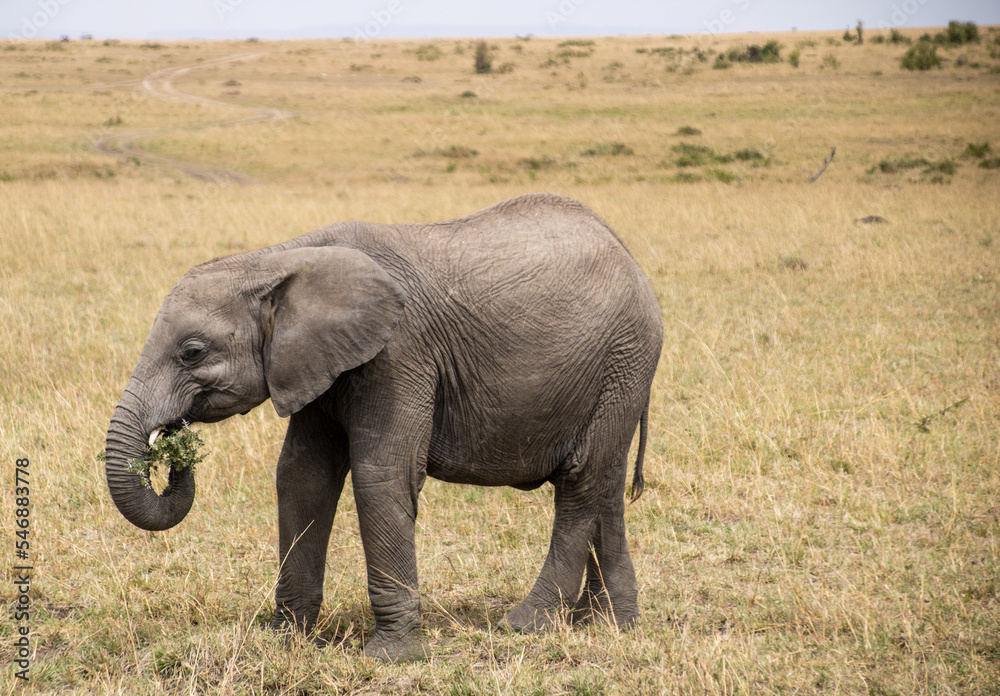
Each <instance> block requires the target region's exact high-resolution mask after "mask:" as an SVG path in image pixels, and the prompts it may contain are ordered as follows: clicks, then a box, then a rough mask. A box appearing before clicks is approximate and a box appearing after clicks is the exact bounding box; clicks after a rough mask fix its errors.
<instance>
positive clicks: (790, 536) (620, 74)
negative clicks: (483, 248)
mask: <svg viewBox="0 0 1000 696" xmlns="http://www.w3.org/2000/svg"><path fill="white" fill-rule="evenodd" d="M980 29H981V32H982V34H983V40H982V42H981V43H979V44H977V45H973V46H965V47H962V48H956V49H948V50H940V53H941V55H942V56H943V57H944V58H945V59H946V60H945V62H944V65H943V67H942V68H941V69H938V70H931V71H929V72H908V71H904V70H902V69H901V68H900V65H899V58H900V56H901V55H902V54H903V52H904V51H905V49H906V47H905V46H901V45H892V44H873V43H871V39H872V37H873V36H874V35H875V34H876V33H877V32H875V31H869V32H868V35H867V38H868V41H867V42H866V44H865V45H863V46H857V45H853V44H848V43H845V42H844V41H842V40H841V33H842V32H831V33H828V34H806V33H801V32H800V33H789V34H781V35H775V36H761V35H747V36H716V37H710V36H689V37H631V38H623V37H618V38H596V39H592V40H589V39H588V40H585V41H580V42H577V43H575V44H567V45H561V44H562V43H563V42H561V41H557V40H550V39H539V38H531V39H530V40H522V39H517V38H511V39H502V40H494V41H491V44H492V46H493V51H492V52H493V70H494V72H493V74H488V75H477V74H475V73H474V71H473V47H474V44H473V42H470V41H467V40H461V41H455V40H439V41H423V42H419V41H413V42H408V41H366V42H345V41H338V40H335V41H308V42H305V41H304V42H293V43H277V42H273V43H272V42H212V43H209V42H193V41H188V42H176V43H174V42H171V43H163V44H149V43H140V42H110V43H108V44H105V43H104V42H101V41H90V42H79V41H73V42H70V43H68V44H50V43H45V42H21V43H11V44H3V45H0V114H2V116H0V283H2V291H0V325H2V327H3V341H2V342H0V351H2V354H0V394H2V399H0V461H2V462H3V466H2V471H3V486H2V487H0V490H2V491H3V506H2V509H3V510H4V511H5V512H4V514H3V515H2V519H0V527H2V545H0V546H2V549H3V553H2V554H0V558H2V561H0V563H2V564H3V582H2V584H0V588H2V589H0V598H2V599H3V602H4V605H5V606H4V616H5V618H4V620H3V621H0V637H2V644H0V662H2V663H3V671H2V672H0V690H2V692H4V693H8V692H16V691H19V690H20V691H24V692H35V693H99V694H105V693H120V694H155V693H238V694H258V693H271V694H274V693H289V694H312V693H413V692H423V693H451V694H480V693H538V694H542V693H551V694H605V693H607V694H618V693H623V694H635V693H643V694H647V693H648V694H654V693H697V694H701V693H710V694H715V693H727V694H728V693H768V692H771V693H775V692H781V693H838V694H854V693H872V694H886V695H888V694H912V693H934V694H951V693H962V694H978V693H984V694H985V693H991V694H996V693H998V687H997V684H998V683H1000V597H998V595H1000V545H998V544H1000V468H998V464H1000V323H998V320H1000V311H998V310H1000V306H998V303H1000V169H997V168H995V167H996V161H995V160H996V158H997V156H998V155H1000V129H998V127H997V124H998V123H1000V74H998V72H1000V70H998V68H997V67H996V66H1000V54H998V51H1000V46H998V44H997V43H996V41H997V39H996V37H998V36H1000V33H998V32H996V31H992V30H985V29H983V28H980ZM922 31H923V30H920V31H909V32H904V33H909V35H911V36H913V37H915V36H916V35H917V34H919V33H921V32H922ZM772 38H773V39H776V40H778V41H779V42H780V43H781V45H782V58H783V60H782V62H780V63H777V64H770V65H746V64H735V65H733V66H732V67H731V68H730V69H727V70H714V69H712V66H713V64H714V62H715V56H716V54H717V53H718V52H720V51H726V50H728V49H729V48H731V47H733V46H736V45H738V44H740V43H743V44H748V43H763V42H764V41H766V40H768V39H772ZM588 41H592V43H587V42H588ZM796 49H798V50H799V52H800V54H799V55H800V62H799V66H798V67H797V68H796V67H793V66H792V65H791V64H790V63H789V61H788V56H789V54H790V53H791V52H792V51H794V50H796ZM699 52H701V53H702V55H703V57H704V58H705V60H704V61H702V60H701V59H700V58H699V56H698V53H699ZM238 54H246V55H244V57H243V58H240V59H238V60H231V61H229V62H213V61H215V60H216V59H223V58H227V57H231V56H236V55H238ZM960 56H961V57H962V58H963V60H962V61H959V57H960ZM960 62H961V63H964V65H960V64H959V63H960ZM503 64H510V65H509V66H507V67H504V68H502V69H501V66H503ZM185 67H190V69H189V70H184V71H181V72H178V73H176V74H174V73H172V72H171V71H170V70H169V69H171V68H178V69H180V68H185ZM159 71H164V72H159ZM154 73H156V74H157V75H159V77H156V78H151V80H149V81H147V82H148V84H147V87H146V88H144V87H143V85H142V81H143V78H145V77H146V76H148V75H151V74H154ZM157 80H159V81H157ZM463 94H464V95H465V96H463ZM183 95H187V96H183ZM285 116H287V118H286V117H285ZM685 127H687V128H688V129H690V130H685V131H681V130H680V129H682V128H685ZM694 131H698V133H694ZM685 132H686V133H689V134H687V135H685V134H683V133H685ZM139 135H142V136H145V138H144V139H138V140H137V139H133V138H132V136H139ZM106 138H111V139H112V141H113V143H114V142H117V143H118V145H114V144H113V146H112V148H111V149H112V150H113V149H114V148H115V147H117V148H118V149H119V151H120V153H121V154H120V156H118V157H116V156H114V155H113V154H101V153H98V152H95V150H94V148H93V143H95V142H97V141H101V140H104V139H106ZM123 142H124V143H125V144H124V145H122V143H123ZM970 143H972V144H973V145H979V146H980V147H979V148H975V147H974V148H969V147H968V146H969V144H970ZM983 143H989V145H990V150H989V151H986V152H984V150H983V148H982V147H981V145H982V144H983ZM833 146H836V148H837V153H836V157H835V158H834V160H833V162H832V164H831V165H830V166H829V168H828V169H827V170H826V172H825V173H824V174H823V175H822V176H821V177H820V178H819V179H818V180H817V181H816V182H815V183H811V184H810V183H806V179H807V178H808V177H809V176H810V175H811V174H812V173H814V172H815V171H816V170H817V169H818V168H819V166H820V165H821V164H822V161H823V159H824V158H825V157H826V156H827V155H828V154H829V152H830V150H831V148H832V147H833ZM685 158H687V159H685ZM181 162H183V163H187V165H192V166H189V167H188V170H187V171H181V170H179V169H177V167H176V166H174V165H179V164H180V163H181ZM983 162H985V163H986V166H981V163H983ZM991 163H992V164H991ZM681 164H683V165H686V166H680V165H681ZM199 166H205V167H215V168H221V169H225V170H231V171H232V172H237V173H239V174H240V175H242V176H243V179H244V180H246V181H247V182H248V183H239V182H238V181H235V180H232V179H231V178H226V177H225V175H223V174H220V173H219V170H211V171H210V170H207V169H198V167H199ZM991 166H992V167H993V168H990V167H991ZM192 171H193V172H194V174H192V173H191V172H192ZM206 171H209V173H208V174H206ZM212 171H214V172H215V173H214V174H212V173H211V172H212ZM198 176H201V177H209V178H211V177H212V176H215V177H216V179H219V180H218V181H211V180H206V179H205V178H198ZM250 178H252V181H250ZM528 191H551V192H556V193H562V194H566V195H569V196H573V197H575V198H577V199H579V200H581V201H583V202H584V203H586V204H587V205H589V206H590V207H592V208H593V209H594V210H595V211H597V212H598V213H599V214H600V215H602V216H603V217H604V218H605V219H606V220H608V222H609V223H610V224H611V225H612V226H613V227H614V228H615V229H616V230H617V231H618V232H619V234H620V235H621V237H622V238H623V239H624V241H625V242H626V243H627V245H628V246H629V247H630V248H631V250H632V251H633V253H634V255H635V256H636V258H637V259H638V261H639V263H640V264H641V265H642V266H643V267H644V268H645V270H646V272H647V273H648V275H649V277H650V279H651V281H652V283H653V286H654V287H655V289H656V293H657V296H658V297H659V301H660V305H661V307H662V310H663V318H664V325H665V336H664V339H665V341H664V351H663V356H662V360H661V364H660V368H659V372H658V375H657V378H656V381H655V384H654V387H653V394H652V404H651V414H650V445H649V449H648V451H647V463H646V472H647V487H646V492H645V494H644V495H643V496H642V498H641V499H640V500H639V502H637V503H636V504H633V505H631V506H630V507H629V508H628V511H627V514H626V520H627V524H628V528H629V534H630V539H631V544H632V554H633V558H634V561H635V564H636V571H637V574H638V577H639V583H640V591H641V598H640V602H641V606H642V609H643V621H642V623H641V624H640V625H639V626H638V627H637V628H636V629H635V630H632V631H630V632H625V633H619V632H617V631H615V630H614V629H612V628H608V627H588V628H577V629H570V628H566V627H563V628H560V629H557V630H555V631H552V632H549V633H546V634H542V635H529V636H524V635H516V634H511V633H508V632H505V631H504V630H503V629H502V628H501V627H500V621H501V619H502V617H503V616H504V614H505V612H506V611H507V610H509V609H510V608H511V607H512V606H514V605H515V604H516V603H517V602H518V601H520V599H521V598H522V597H523V596H524V595H525V594H526V593H527V592H528V590H529V589H530V586H531V583H532V582H533V580H534V578H535V576H536V574H537V571H538V569H539V568H540V566H541V563H542V560H543V558H544V554H545V551H546V547H547V541H548V533H549V529H550V524H551V516H552V506H551V488H550V487H543V488H542V489H539V490H537V491H535V492H533V493H522V492H517V491H514V490H508V489H496V490H493V489H481V488H471V487H457V486H450V485H444V484H439V483H437V482H433V481H431V482H429V483H428V485H427V486H426V488H425V490H424V492H423V494H422V497H421V511H420V518H419V520H418V535H417V544H418V559H419V561H418V562H419V572H420V575H421V587H420V590H421V593H422V596H423V605H424V628H425V633H426V638H427V642H428V644H429V646H430V649H431V652H432V658H431V660H430V661H429V662H427V663H424V664H417V665H404V666H393V665H381V664H375V663H374V662H371V661H369V660H366V659H364V658H363V657H361V656H360V654H359V651H360V648H361V646H362V645H363V643H364V641H365V637H366V634H367V632H368V631H370V630H371V626H372V618H371V613H370V609H369V606H368V600H367V596H366V592H365V573H364V564H363V557H362V551H361V544H360V539H359V535H358V530H357V522H356V515H355V511H354V502H353V498H352V496H351V494H350V491H349V490H348V491H347V492H346V493H345V496H344V498H343V500H342V502H341V507H340V512H339V514H338V516H337V520H336V522H335V528H334V533H333V537H332V540H331V545H330V553H329V562H328V566H327V583H326V600H325V604H324V612H323V614H322V617H321V622H322V633H323V635H324V636H325V637H326V638H327V639H328V640H329V644H328V645H326V646H325V647H323V648H318V647H316V646H314V645H313V644H312V643H310V642H308V641H304V640H294V641H292V642H291V643H285V642H283V641H282V640H281V639H279V638H278V637H275V636H274V635H272V634H271V633H270V632H269V631H268V630H266V624H267V623H268V621H269V620H270V617H271V613H272V611H273V599H272V592H273V583H274V581H275V578H276V577H277V568H278V559H277V550H276V548H277V524H276V503H275V493H274V485H273V480H274V469H275V461H276V458H277V455H278V451H279V448H280V445H281V441H282V437H283V434H284V424H283V423H282V421H281V420H280V419H279V418H277V416H276V415H275V414H274V412H273V410H272V409H271V407H270V406H269V405H267V404H265V405H263V406H261V407H260V408H258V409H257V410H255V411H253V412H252V413H250V414H249V415H248V416H246V417H237V418H234V419H231V420H230V421H227V422H224V423H221V424H217V425H213V426H204V427H203V430H202V435H203V437H204V439H205V440H206V441H207V443H208V445H209V448H210V454H209V458H208V460H207V461H205V462H204V463H203V464H201V465H200V466H199V471H198V487H199V494H198V497H197V499H196V502H195V506H194V508H193V510H192V512H191V514H190V515H189V516H188V518H187V519H186V520H185V521H184V522H183V523H182V524H181V525H179V526H178V527H176V528H175V529H172V530H170V531H167V532H161V533H147V532H143V531H140V530H138V529H136V528H134V527H132V526H131V525H130V524H129V523H127V522H126V521H125V520H124V519H123V518H122V517H121V516H120V515H119V514H118V512H117V511H116V510H115V508H114V506H113V504H112V503H111V501H110V499H109V496H108V495H107V493H106V488H105V483H104V476H103V469H102V464H101V462H99V461H98V460H97V459H96V458H95V455H96V454H97V453H98V452H99V451H100V450H101V449H102V448H103V438H104V433H105V430H106V426H107V422H108V419H109V417H110V415H111V413H112V410H113V408H114V405H115V403H116V402H117V400H118V398H119V396H120V393H121V389H122V387H123V386H124V384H125V382H126V381H127V379H128V377H129V375H130V373H131V370H132V367H133V365H134V363H135V361H136V359H137V357H138V355H139V351H140V349H141V346H142V343H143V341H144V340H145V337H146V334H147V332H148V330H149V327H150V325H151V323H152V320H153V317H154V315H155V313H156V311H157V309H158V307H159V305H160V303H161V301H162V299H163V297H164V295H165V294H166V293H167V292H168V290H169V289H170V288H171V287H172V285H173V284H174V283H175V282H176V280H177V279H178V278H179V277H180V275H181V274H183V272H184V271H186V270H187V269H188V268H189V267H191V266H192V265H195V264H197V263H200V262H203V261H206V260H208V259H210V258H213V257H216V256H220V255H225V254H229V253H236V252H239V251H242V250H246V249H252V248H257V247H261V246H267V245H270V244H273V243H276V242H279V241H282V240H285V239H287V238H290V237H292V236H295V235H298V234H302V233H305V232H307V231H309V230H311V229H313V228H315V227H318V226H320V225H322V224H325V223H328V222H331V221H335V220H341V219H366V220H373V221H382V222H410V221H431V220H439V219H445V218H449V217H454V216H458V215H462V214H464V213H467V212H470V211H473V210H476V209H479V208H481V207H484V206H486V205H489V204H491V203H494V202H496V201H498V200H501V199H504V198H506V197H508V196H511V195H515V194H518V193H522V192H528ZM870 215H878V216H881V217H882V218H884V220H885V222H884V223H872V224H866V223H863V222H859V221H858V220H859V219H861V218H865V217H867V216H870ZM18 457H30V459H31V472H32V473H31V477H32V478H31V508H30V510H31V518H30V519H31V524H32V528H31V529H32V531H31V535H32V536H31V544H32V546H31V554H32V556H31V561H32V563H33V565H34V567H35V570H34V572H33V576H32V594H31V598H32V612H33V613H32V615H31V620H30V625H31V629H32V631H33V638H32V640H33V658H32V668H31V682H30V683H29V684H27V685H25V684H20V683H18V682H17V680H15V679H14V678H13V676H12V675H13V671H14V670H13V667H12V666H11V660H12V659H13V648H12V643H13V630H14V622H13V621H10V620H8V618H7V617H9V616H11V614H12V611H13V606H14V599H15V594H14V588H13V585H12V583H11V579H12V578H13V576H14V572H13V570H12V566H13V565H14V564H15V563H16V562H17V561H16V559H15V558H14V551H13V547H14V540H15V537H14V532H15V527H14V514H13V510H14V507H15V495H14V483H13V481H14V473H13V469H14V462H15V459H16V458H18Z"/></svg>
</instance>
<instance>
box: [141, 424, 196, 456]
mask: <svg viewBox="0 0 1000 696" xmlns="http://www.w3.org/2000/svg"><path fill="white" fill-rule="evenodd" d="M189 425H191V421H190V420H188V419H186V418H181V419H179V420H175V421H173V422H171V423H167V424H166V425H161V426H158V427H156V428H153V432H151V433H150V434H149V448H150V449H152V448H153V446H154V445H155V444H156V442H157V440H159V439H160V438H162V437H171V436H173V435H176V434H177V433H179V432H180V431H181V430H183V429H184V428H186V427H188V426H189Z"/></svg>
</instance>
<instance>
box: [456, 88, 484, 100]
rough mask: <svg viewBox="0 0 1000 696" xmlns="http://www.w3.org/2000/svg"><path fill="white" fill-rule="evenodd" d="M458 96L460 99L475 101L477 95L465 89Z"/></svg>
mask: <svg viewBox="0 0 1000 696" xmlns="http://www.w3.org/2000/svg"><path fill="white" fill-rule="evenodd" d="M458 96H460V97H461V98H462V99H475V98H476V97H478V96H479V95H478V94H476V93H475V92H473V91H472V90H471V89H467V90H465V91H464V92H462V93H461V94H459V95H458Z"/></svg>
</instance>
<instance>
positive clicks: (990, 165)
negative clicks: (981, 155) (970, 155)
mask: <svg viewBox="0 0 1000 696" xmlns="http://www.w3.org/2000/svg"><path fill="white" fill-rule="evenodd" d="M979 166H980V167H982V168H983V169H1000V157H989V158H987V159H984V160H983V161H982V162H980V163H979Z"/></svg>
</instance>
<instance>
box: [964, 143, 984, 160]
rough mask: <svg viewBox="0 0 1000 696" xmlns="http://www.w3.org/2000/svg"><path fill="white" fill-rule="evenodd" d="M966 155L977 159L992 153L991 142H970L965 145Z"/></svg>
mask: <svg viewBox="0 0 1000 696" xmlns="http://www.w3.org/2000/svg"><path fill="white" fill-rule="evenodd" d="M964 154H965V156H966V157H975V158H976V159H982V158H983V157H986V155H988V154H990V144H989V143H969V144H968V145H966V146H965V153H964Z"/></svg>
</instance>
